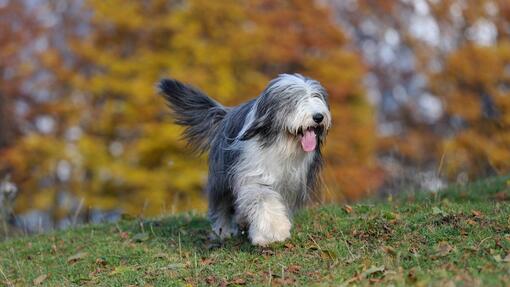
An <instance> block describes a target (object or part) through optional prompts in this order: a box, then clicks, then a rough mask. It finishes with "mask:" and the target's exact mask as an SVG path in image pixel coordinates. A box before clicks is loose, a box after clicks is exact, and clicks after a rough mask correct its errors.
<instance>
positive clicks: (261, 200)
mask: <svg viewBox="0 0 510 287" xmlns="http://www.w3.org/2000/svg"><path fill="white" fill-rule="evenodd" d="M236 212H237V216H240V217H241V218H242V220H244V221H246V222H248V224H249V230H248V237H249V238H250V241H251V243H252V244H255V245H261V246H265V245H267V244H269V243H272V242H277V241H284V240H285V239H287V238H289V237H290V228H291V223H290V220H289V216H288V212H287V208H286V206H285V204H284V202H283V199H282V197H281V195H280V194H279V193H278V192H276V191H274V190H272V189H271V188H269V187H268V186H266V185H258V184H252V185H245V186H243V187H241V188H239V190H238V192H237V198H236Z"/></svg>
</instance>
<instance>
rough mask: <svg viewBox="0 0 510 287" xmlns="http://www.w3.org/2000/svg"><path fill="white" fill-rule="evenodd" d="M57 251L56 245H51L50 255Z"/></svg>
mask: <svg viewBox="0 0 510 287" xmlns="http://www.w3.org/2000/svg"><path fill="white" fill-rule="evenodd" d="M57 251H58V249H57V245H55V244H53V245H51V254H56V253H57Z"/></svg>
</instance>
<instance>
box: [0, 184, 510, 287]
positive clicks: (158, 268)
mask: <svg viewBox="0 0 510 287" xmlns="http://www.w3.org/2000/svg"><path fill="white" fill-rule="evenodd" d="M509 184H510V182H508V177H500V178H492V179H488V180H485V181H480V182H476V183H473V184H470V185H467V186H464V187H460V186H458V187H451V188H449V189H447V190H445V191H443V192H441V193H438V194H431V193H407V194H405V195H402V196H399V197H398V198H393V199H391V198H387V199H385V200H382V201H370V202H362V203H358V204H353V205H352V206H325V207H320V208H311V209H308V210H306V211H303V212H301V213H300V214H298V216H297V217H296V218H295V225H294V228H293V231H292V239H290V240H288V241H287V242H284V243H281V244H274V245H272V246H270V247H266V248H260V247H253V246H251V245H250V244H249V243H248V242H247V240H246V238H245V237H244V238H243V237H241V238H237V239H233V240H230V241H228V242H226V243H224V244H223V245H221V244H219V243H218V242H216V241H214V240H209V239H208V234H209V230H210V229H209V224H208V222H207V220H206V219H205V218H204V217H203V216H201V215H193V214H184V215H180V216H176V217H166V218H161V219H152V220H147V219H133V220H129V221H122V222H119V223H118V224H104V225H89V226H83V227H80V228H76V229H73V230H66V231H61V232H55V233H50V234H45V235H38V236H32V237H22V238H18V239H13V240H9V241H5V242H2V243H0V285H2V284H3V285H7V286H10V285H12V286H16V285H20V286H27V285H28V286H30V285H41V286H71V285H90V286H129V285H134V286H183V285H188V286H197V285H208V284H210V285H216V286H226V285H230V286H235V285H291V284H294V285H349V284H355V285H369V284H371V283H376V284H386V285H389V284H393V285H411V284H416V285H422V286H423V285H425V286H427V285H434V286H454V285H452V284H457V285H459V284H460V285H464V286H477V285H483V286H503V285H505V284H510V283H509V282H510V255H509V254H510V186H509ZM447 284H450V285H447ZM507 286H508V285H507Z"/></svg>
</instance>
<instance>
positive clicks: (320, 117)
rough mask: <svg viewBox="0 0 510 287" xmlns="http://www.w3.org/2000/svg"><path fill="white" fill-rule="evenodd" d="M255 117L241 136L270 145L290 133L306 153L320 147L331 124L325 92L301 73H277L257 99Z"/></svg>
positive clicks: (317, 83) (315, 82)
mask: <svg viewBox="0 0 510 287" xmlns="http://www.w3.org/2000/svg"><path fill="white" fill-rule="evenodd" d="M256 104H257V107H256V113H255V118H254V120H253V123H252V124H251V127H250V128H249V129H248V130H247V131H246V133H245V134H244V136H243V138H244V139H248V138H251V137H253V136H255V135H257V134H258V135H260V136H261V138H262V139H263V140H264V141H265V142H266V143H267V144H270V143H271V142H274V140H276V137H277V136H279V135H281V136H290V137H292V138H293V139H294V140H295V141H296V142H299V143H300V146H301V148H302V149H303V151H305V152H312V151H314V150H316V149H319V148H320V145H321V143H322V142H323V140H324V138H325V136H326V133H327V131H328V129H329V128H330V126H331V113H330V111H329V104H328V95H327V93H326V91H325V89H324V88H323V87H322V86H321V85H320V84H319V82H317V81H315V80H312V79H310V78H306V77H303V76H301V75H298V74H295V75H287V74H284V75H280V76H279V77H278V78H276V79H274V80H273V81H271V82H270V83H269V85H268V86H267V88H266V89H265V90H264V92H263V93H262V95H261V96H260V97H259V98H258V100H257V103H256Z"/></svg>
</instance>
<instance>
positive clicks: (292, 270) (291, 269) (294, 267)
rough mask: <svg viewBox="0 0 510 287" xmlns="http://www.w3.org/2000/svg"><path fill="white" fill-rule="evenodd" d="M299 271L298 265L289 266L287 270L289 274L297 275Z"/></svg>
mask: <svg viewBox="0 0 510 287" xmlns="http://www.w3.org/2000/svg"><path fill="white" fill-rule="evenodd" d="M300 270H301V266H299V265H290V266H289V267H288V268H287V271H288V272H291V273H299V271H300Z"/></svg>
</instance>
